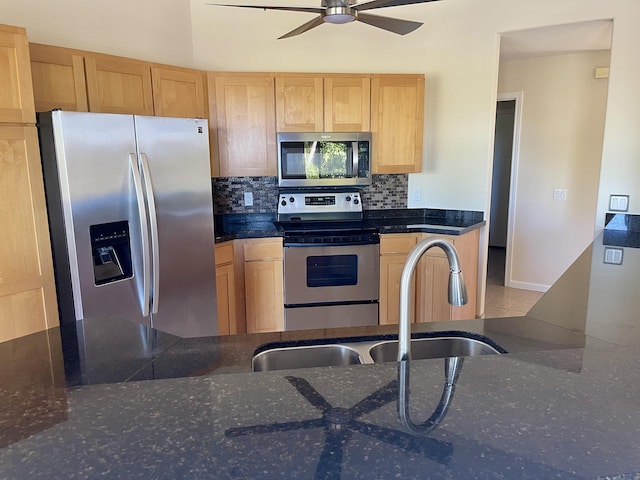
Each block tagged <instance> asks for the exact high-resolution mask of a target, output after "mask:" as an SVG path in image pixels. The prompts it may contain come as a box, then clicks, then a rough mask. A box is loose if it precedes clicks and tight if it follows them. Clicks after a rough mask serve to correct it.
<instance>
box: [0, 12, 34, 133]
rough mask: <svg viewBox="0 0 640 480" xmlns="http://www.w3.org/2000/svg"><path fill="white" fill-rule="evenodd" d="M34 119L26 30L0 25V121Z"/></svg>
mask: <svg viewBox="0 0 640 480" xmlns="http://www.w3.org/2000/svg"><path fill="white" fill-rule="evenodd" d="M35 121H36V115H35V110H34V106H33V86H32V84H31V66H30V64H29V42H28V41H27V34H26V31H25V29H24V28H21V27H12V26H8V25H0V122H4V123H35Z"/></svg>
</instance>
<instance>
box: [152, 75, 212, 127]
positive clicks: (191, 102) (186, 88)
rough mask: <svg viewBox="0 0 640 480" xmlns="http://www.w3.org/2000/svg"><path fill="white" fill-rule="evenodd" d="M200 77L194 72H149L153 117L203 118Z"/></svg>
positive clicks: (201, 79)
mask: <svg viewBox="0 0 640 480" xmlns="http://www.w3.org/2000/svg"><path fill="white" fill-rule="evenodd" d="M203 75H204V74H203V73H202V72H199V71H196V70H178V69H171V68H161V67H154V68H152V69H151V79H152V83H153V107H154V111H155V114H156V115H158V116H162V117H183V118H206V117H207V108H206V103H205V89H204V83H205V82H204V76H203Z"/></svg>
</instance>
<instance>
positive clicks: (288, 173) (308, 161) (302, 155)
mask: <svg viewBox="0 0 640 480" xmlns="http://www.w3.org/2000/svg"><path fill="white" fill-rule="evenodd" d="M280 148H281V152H280V153H281V156H282V176H283V178H287V179H305V178H351V177H352V176H353V171H352V168H353V165H352V161H351V159H352V158H353V153H352V151H351V150H352V146H351V142H335V141H333V142H282V144H281V147H280Z"/></svg>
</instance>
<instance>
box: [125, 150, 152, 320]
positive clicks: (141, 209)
mask: <svg viewBox="0 0 640 480" xmlns="http://www.w3.org/2000/svg"><path fill="white" fill-rule="evenodd" d="M129 166H130V167H131V174H132V176H133V184H134V187H135V191H136V202H137V204H138V214H139V216H140V236H141V238H142V270H143V271H142V291H143V292H142V316H144V317H148V316H149V303H150V302H149V299H150V297H151V283H150V280H151V261H150V257H149V230H148V227H147V225H148V220H147V210H146V209H145V202H144V192H143V189H142V178H141V176H140V171H139V170H138V162H137V159H136V154H135V153H130V154H129Z"/></svg>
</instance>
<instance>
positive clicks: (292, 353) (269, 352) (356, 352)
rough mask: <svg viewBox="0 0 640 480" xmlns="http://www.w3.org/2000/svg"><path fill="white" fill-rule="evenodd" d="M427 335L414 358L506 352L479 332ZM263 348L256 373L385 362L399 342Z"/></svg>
mask: <svg viewBox="0 0 640 480" xmlns="http://www.w3.org/2000/svg"><path fill="white" fill-rule="evenodd" d="M426 335H428V336H423V337H419V338H413V339H411V358H413V359H414V360H424V359H428V358H447V357H472V356H475V355H494V354H501V353H506V350H504V349H503V348H502V347H500V346H499V345H496V344H495V343H493V342H492V340H490V339H488V338H486V337H483V336H481V335H477V334H472V333H465V332H462V333H461V332H433V333H429V334H426ZM484 340H486V341H484ZM338 342H340V343H338ZM261 350H262V351H259V353H257V354H255V355H254V357H253V361H252V366H253V371H254V372H265V371H269V370H285V369H296V368H309V367H329V366H334V367H338V366H346V365H359V364H370V363H384V362H395V361H396V360H397V359H398V341H397V340H395V339H393V338H389V337H355V338H350V339H348V341H344V340H338V339H331V340H327V343H319V344H312V345H299V344H293V345H287V344H282V343H279V344H272V345H269V344H267V345H263V346H262V347H261Z"/></svg>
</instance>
